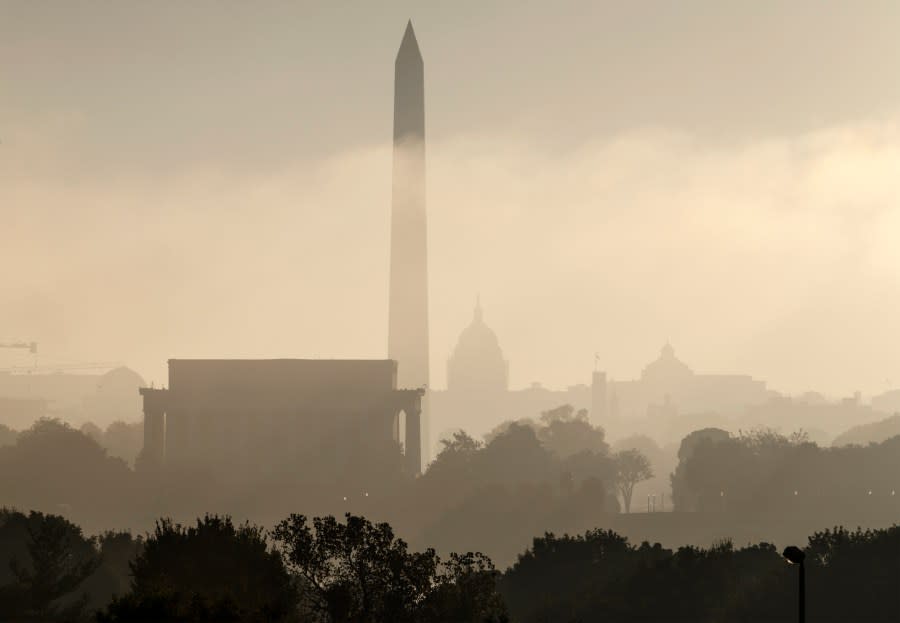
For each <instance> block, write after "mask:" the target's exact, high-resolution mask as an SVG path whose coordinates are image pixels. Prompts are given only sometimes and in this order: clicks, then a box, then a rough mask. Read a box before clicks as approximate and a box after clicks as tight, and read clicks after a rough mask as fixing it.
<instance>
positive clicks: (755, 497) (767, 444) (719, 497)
mask: <svg viewBox="0 0 900 623" xmlns="http://www.w3.org/2000/svg"><path fill="white" fill-rule="evenodd" d="M898 474H900V436H897V437H892V438H890V439H888V440H886V441H884V442H882V443H880V444H869V445H868V446H865V447H863V446H853V445H851V446H843V447H836V448H820V447H819V446H817V445H816V444H814V443H810V442H809V441H808V440H807V439H806V438H805V436H804V435H803V434H802V433H801V434H794V435H791V436H790V437H785V436H782V435H778V434H776V433H773V432H771V431H766V430H762V431H754V432H750V433H742V434H739V435H738V436H731V435H729V434H728V433H726V432H725V431H723V430H719V429H705V430H701V431H697V432H694V433H691V434H690V435H688V436H687V437H686V438H685V439H684V440H683V441H682V444H681V448H680V449H679V463H678V467H677V468H676V470H675V473H674V474H673V475H672V495H673V499H674V502H675V509H676V510H680V511H718V510H727V511H731V512H735V513H742V514H754V513H762V512H765V513H775V514H795V513H798V512H802V513H813V514H826V515H828V514H834V513H836V512H844V511H846V510H847V509H848V508H850V509H852V508H853V507H858V506H865V507H869V508H873V509H874V510H876V511H878V510H881V511H886V512H890V513H894V514H896V512H897V511H898V510H900V503H898V500H900V499H898V497H897V493H898V490H900V481H898ZM895 516H896V515H895Z"/></svg>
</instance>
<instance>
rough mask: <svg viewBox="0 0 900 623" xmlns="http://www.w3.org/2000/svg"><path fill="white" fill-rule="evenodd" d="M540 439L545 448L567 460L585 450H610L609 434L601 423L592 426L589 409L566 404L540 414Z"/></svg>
mask: <svg viewBox="0 0 900 623" xmlns="http://www.w3.org/2000/svg"><path fill="white" fill-rule="evenodd" d="M540 422H541V425H540V428H538V431H537V434H538V439H540V441H541V443H542V444H544V447H545V448H547V449H548V450H550V451H551V452H553V453H555V454H556V455H557V456H558V457H560V458H562V459H564V458H566V457H569V456H571V455H573V454H578V453H579V452H584V451H585V450H587V451H591V452H596V453H598V454H600V455H603V456H605V455H606V454H608V453H609V445H608V444H607V443H606V433H605V431H604V430H603V429H602V428H600V427H599V426H597V427H594V426H591V423H590V422H589V421H588V412H587V409H580V410H579V411H577V412H576V411H575V408H574V407H573V406H572V405H563V406H561V407H557V408H555V409H551V410H549V411H544V412H543V413H541V420H540Z"/></svg>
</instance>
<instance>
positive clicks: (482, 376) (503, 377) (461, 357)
mask: <svg viewBox="0 0 900 623" xmlns="http://www.w3.org/2000/svg"><path fill="white" fill-rule="evenodd" d="M508 382H509V364H508V362H507V361H506V360H505V359H504V358H503V351H502V350H501V349H500V341H499V340H498V339H497V334H496V333H494V331H493V329H491V328H490V327H489V326H487V325H486V324H485V323H484V314H483V312H482V309H481V303H480V301H479V302H477V303H476V305H475V313H474V314H473V317H472V322H471V323H470V324H469V326H468V327H466V328H465V329H463V332H462V333H461V334H460V336H459V340H458V341H457V343H456V348H454V349H453V354H452V355H451V357H450V360H449V361H448V362H447V389H448V390H450V391H454V392H467V393H483V392H497V391H506V390H507V386H508Z"/></svg>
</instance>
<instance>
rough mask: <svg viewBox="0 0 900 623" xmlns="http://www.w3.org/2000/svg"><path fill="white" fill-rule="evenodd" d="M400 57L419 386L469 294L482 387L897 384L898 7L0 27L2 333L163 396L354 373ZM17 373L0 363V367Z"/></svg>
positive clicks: (463, 318) (661, 6) (378, 311)
mask: <svg viewBox="0 0 900 623" xmlns="http://www.w3.org/2000/svg"><path fill="white" fill-rule="evenodd" d="M409 17H412V19H413V23H414V25H415V28H416V32H417V34H418V38H419V43H420V46H421V48H422V52H423V56H424V59H425V71H426V106H427V111H426V123H427V132H428V141H429V144H428V174H429V219H430V223H429V225H430V241H429V242H430V262H431V308H432V317H431V324H432V354H433V362H432V385H433V386H437V387H441V386H443V385H444V383H445V360H446V358H447V356H448V354H449V351H450V349H451V348H452V346H453V344H454V342H455V340H456V336H457V335H458V333H459V331H460V330H461V329H462V328H463V327H464V326H465V325H466V324H467V323H468V322H469V320H470V317H471V308H472V306H473V303H474V298H475V294H476V292H478V291H480V292H481V296H482V301H483V303H484V307H485V319H486V321H487V322H488V323H489V324H490V325H491V326H492V327H493V328H494V329H495V330H496V332H497V333H498V335H499V338H500V341H501V344H502V345H503V347H504V349H505V351H506V355H507V357H508V359H509V360H510V374H511V380H512V384H513V386H522V385H525V384H527V383H529V382H531V381H534V380H540V381H543V382H544V383H545V384H547V385H550V386H565V385H567V384H573V383H577V382H587V381H588V380H589V377H590V370H591V369H592V366H593V356H594V353H595V352H597V353H599V355H600V360H601V363H602V366H603V367H604V368H605V369H607V370H608V371H609V373H610V374H611V375H612V376H613V377H614V378H617V379H626V378H631V377H634V376H636V375H638V374H639V373H640V369H641V367H642V366H643V365H644V364H645V363H647V362H648V361H649V360H650V359H652V358H654V357H655V356H656V355H657V352H658V349H659V347H660V346H661V345H662V344H663V343H664V342H665V341H666V340H667V339H668V340H671V342H672V343H673V344H674V346H675V348H676V352H677V353H678V354H679V355H680V356H681V357H682V358H683V359H684V360H685V361H686V362H687V363H689V364H690V365H692V366H693V367H694V368H695V369H696V370H698V371H703V372H746V373H750V374H753V375H754V376H757V377H759V378H762V379H765V380H767V381H769V383H770V386H772V387H774V388H776V389H781V390H784V391H791V392H794V391H802V390H805V389H818V390H821V391H824V392H826V393H829V394H832V395H840V394H843V393H847V392H850V391H852V390H854V389H861V390H863V391H864V392H867V393H874V392H879V391H882V390H884V389H886V388H887V387H888V386H892V387H897V386H900V350H898V349H897V348H896V336H898V335H900V314H898V313H897V312H898V307H900V245H898V242H900V240H898V238H900V234H898V232H900V205H898V202H900V199H898V197H900V175H898V174H900V80H897V76H900V43H898V41H900V3H897V2H894V1H883V2H878V1H875V0H871V1H866V2H862V3H860V2H828V3H823V2H812V1H801V0H796V1H793V2H790V3H785V2H774V1H773V2H765V1H760V2H737V1H735V2H722V1H721V0H704V1H700V0H694V1H680V2H674V1H673V2H664V1H662V0H660V1H653V2H650V1H648V2H637V1H631V2H625V1H624V0H623V1H621V2H616V3H612V2H579V3H576V2H569V3H549V2H523V1H521V0H518V1H516V2H511V1H510V2H500V1H496V2H474V1H473V2H453V3H449V2H442V3H438V2H433V3H423V2H392V3H387V2H383V3H350V2H347V3H337V2H328V3H326V2H322V3H321V4H319V3H315V4H313V3H307V4H304V3H300V2H271V3H252V4H251V3H243V2H240V3H239V2H199V1H195V2H190V3H175V2H169V3H163V2H144V3H137V2H117V3H112V2H57V3H51V2H41V3H37V2H13V1H11V0H6V1H4V2H2V3H0V211H2V214H3V216H4V219H3V222H4V227H3V229H4V240H3V260H4V265H5V266H6V270H4V271H3V274H4V280H3V284H2V288H0V340H2V339H7V338H9V339H12V338H22V339H35V340H37V341H39V342H41V347H42V351H43V353H44V354H42V359H43V360H44V361H46V362H47V363H50V362H56V361H64V360H67V361H94V360H103V361H106V360H121V361H125V362H126V363H128V364H130V365H132V366H133V367H134V368H136V369H137V370H138V371H140V372H141V373H142V374H144V375H145V376H146V377H147V378H148V380H150V379H155V380H156V381H157V382H161V381H163V380H164V374H165V360H166V359H167V358H169V357H191V356H260V357H266V356H298V357H303V356H322V357H326V356H337V357H353V356H357V357H382V356H385V352H386V345H387V336H386V332H387V269H388V243H389V240H388V236H389V216H390V165H391V159H390V145H389V141H390V137H391V121H392V117H391V105H392V79H393V60H394V55H395V53H396V48H397V46H398V45H399V42H400V38H401V35H402V33H403V28H404V26H405V23H406V20H407V19H408V18H409ZM23 361H24V358H23V357H22V356H21V355H19V356H17V355H14V354H10V353H0V362H6V364H15V363H22V362H23Z"/></svg>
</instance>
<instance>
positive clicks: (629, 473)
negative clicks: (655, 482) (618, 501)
mask: <svg viewBox="0 0 900 623" xmlns="http://www.w3.org/2000/svg"><path fill="white" fill-rule="evenodd" d="M613 462H614V463H615V466H616V488H617V489H618V491H619V494H620V495H621V496H622V504H623V505H624V506H625V512H626V513H630V512H631V496H632V494H633V493H634V485H636V484H637V483H639V482H643V481H644V480H649V479H650V478H653V469H652V468H651V467H650V461H648V460H647V457H646V456H644V455H643V454H642V453H641V452H640V450H636V449H634V448H632V449H630V450H621V451H620V452H616V454H615V455H614V456H613Z"/></svg>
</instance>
